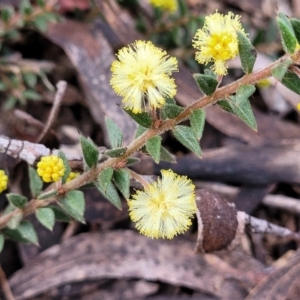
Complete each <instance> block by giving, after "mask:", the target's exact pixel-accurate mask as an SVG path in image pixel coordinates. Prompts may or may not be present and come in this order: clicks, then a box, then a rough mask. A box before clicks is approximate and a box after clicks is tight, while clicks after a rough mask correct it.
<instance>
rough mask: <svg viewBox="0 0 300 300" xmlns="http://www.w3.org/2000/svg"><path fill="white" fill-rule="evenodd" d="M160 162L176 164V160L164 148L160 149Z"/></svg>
mask: <svg viewBox="0 0 300 300" xmlns="http://www.w3.org/2000/svg"><path fill="white" fill-rule="evenodd" d="M160 160H163V161H166V162H169V163H171V164H175V163H176V158H175V156H174V155H173V154H171V153H170V152H169V151H168V150H167V149H166V148H165V147H163V146H161V147H160Z"/></svg>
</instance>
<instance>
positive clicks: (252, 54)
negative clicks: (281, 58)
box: [237, 31, 257, 74]
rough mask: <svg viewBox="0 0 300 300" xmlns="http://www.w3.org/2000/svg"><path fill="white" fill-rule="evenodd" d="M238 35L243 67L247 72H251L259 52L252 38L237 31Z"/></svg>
mask: <svg viewBox="0 0 300 300" xmlns="http://www.w3.org/2000/svg"><path fill="white" fill-rule="evenodd" d="M237 36H238V42H239V45H238V46H239V54H240V60H241V64H242V69H243V71H244V72H245V73H246V74H249V73H251V72H252V70H253V67H254V64H255V60H256V56H257V52H256V50H255V48H254V47H253V45H252V44H251V42H250V40H249V39H248V38H247V37H246V36H245V35H244V34H243V33H241V32H239V31H237Z"/></svg>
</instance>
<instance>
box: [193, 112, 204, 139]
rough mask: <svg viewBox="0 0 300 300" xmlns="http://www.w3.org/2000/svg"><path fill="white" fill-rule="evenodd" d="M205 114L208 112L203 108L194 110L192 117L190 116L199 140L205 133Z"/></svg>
mask: <svg viewBox="0 0 300 300" xmlns="http://www.w3.org/2000/svg"><path fill="white" fill-rule="evenodd" d="M205 116H206V112H205V110H204V109H201V108H200V109H196V110H194V111H193V112H192V114H191V118H190V121H191V126H192V129H193V131H194V133H195V135H196V137H197V139H198V140H200V139H201V137H202V134H203V130H204V124H205Z"/></svg>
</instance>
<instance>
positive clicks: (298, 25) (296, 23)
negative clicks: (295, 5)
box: [290, 18, 300, 43]
mask: <svg viewBox="0 0 300 300" xmlns="http://www.w3.org/2000/svg"><path fill="white" fill-rule="evenodd" d="M290 22H291V24H292V27H293V29H294V32H295V36H296V39H297V41H298V43H300V20H299V19H295V18H292V19H290Z"/></svg>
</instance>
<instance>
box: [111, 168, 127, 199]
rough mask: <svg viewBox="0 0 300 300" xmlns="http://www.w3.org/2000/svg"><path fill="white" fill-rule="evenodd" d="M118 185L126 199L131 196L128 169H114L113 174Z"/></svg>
mask: <svg viewBox="0 0 300 300" xmlns="http://www.w3.org/2000/svg"><path fill="white" fill-rule="evenodd" d="M113 179H114V182H115V184H116V187H117V188H118V189H119V191H120V192H121V193H122V195H123V196H124V198H125V199H128V198H129V196H130V173H129V171H128V170H126V169H118V170H115V171H114V176H113Z"/></svg>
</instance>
